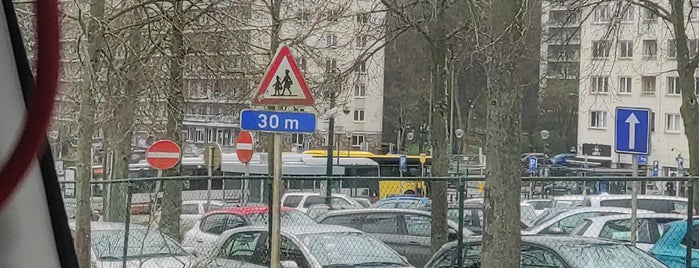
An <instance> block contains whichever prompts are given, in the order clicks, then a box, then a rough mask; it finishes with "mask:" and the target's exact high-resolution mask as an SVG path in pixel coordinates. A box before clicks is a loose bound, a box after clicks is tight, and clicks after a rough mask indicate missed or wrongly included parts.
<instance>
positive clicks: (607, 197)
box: [587, 194, 687, 202]
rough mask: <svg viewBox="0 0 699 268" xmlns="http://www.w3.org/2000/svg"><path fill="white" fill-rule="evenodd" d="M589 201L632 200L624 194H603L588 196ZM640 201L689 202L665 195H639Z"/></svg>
mask: <svg viewBox="0 0 699 268" xmlns="http://www.w3.org/2000/svg"><path fill="white" fill-rule="evenodd" d="M587 198H589V199H597V200H613V199H631V195H624V194H613V195H612V194H601V195H588V196H587ZM637 198H639V199H658V200H675V201H685V202H686V201H687V198H686V197H679V196H665V195H638V197H637Z"/></svg>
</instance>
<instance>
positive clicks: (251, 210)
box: [205, 206, 294, 217]
mask: <svg viewBox="0 0 699 268" xmlns="http://www.w3.org/2000/svg"><path fill="white" fill-rule="evenodd" d="M292 210H294V209H293V208H290V207H282V211H292ZM268 211H269V208H268V207H267V206H243V207H224V208H220V209H216V210H212V211H209V212H207V213H206V215H205V217H206V216H209V215H212V214H235V215H252V214H262V213H267V212H268Z"/></svg>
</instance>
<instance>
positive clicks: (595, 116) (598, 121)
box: [590, 111, 607, 128]
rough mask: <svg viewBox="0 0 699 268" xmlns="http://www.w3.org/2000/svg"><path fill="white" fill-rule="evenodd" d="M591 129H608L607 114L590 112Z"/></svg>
mask: <svg viewBox="0 0 699 268" xmlns="http://www.w3.org/2000/svg"><path fill="white" fill-rule="evenodd" d="M590 127H591V128H607V112H604V111H591V112H590Z"/></svg>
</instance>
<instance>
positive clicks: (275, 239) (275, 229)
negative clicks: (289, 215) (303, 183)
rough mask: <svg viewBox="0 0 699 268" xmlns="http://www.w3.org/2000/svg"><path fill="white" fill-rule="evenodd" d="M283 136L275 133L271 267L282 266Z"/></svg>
mask: <svg viewBox="0 0 699 268" xmlns="http://www.w3.org/2000/svg"><path fill="white" fill-rule="evenodd" d="M281 186H282V137H281V134H276V133H275V134H274V178H273V180H272V235H271V237H272V250H271V254H270V255H271V258H270V259H271V263H270V264H271V267H272V268H281V259H280V257H281V254H280V248H281V230H280V227H281V226H280V225H281V222H280V220H281V190H282V187H281Z"/></svg>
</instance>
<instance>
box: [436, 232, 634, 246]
mask: <svg viewBox="0 0 699 268" xmlns="http://www.w3.org/2000/svg"><path fill="white" fill-rule="evenodd" d="M481 241H482V236H474V237H472V238H470V239H469V240H468V241H464V242H467V243H468V242H481ZM522 242H524V243H529V244H535V245H541V246H545V247H549V248H554V249H555V248H558V247H560V246H561V245H565V244H578V245H613V244H623V242H619V241H614V240H607V239H599V238H592V237H581V236H561V235H526V234H523V235H522ZM456 246H457V241H452V242H449V243H447V244H445V245H444V246H443V248H445V249H451V248H455V247H456Z"/></svg>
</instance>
